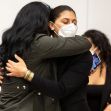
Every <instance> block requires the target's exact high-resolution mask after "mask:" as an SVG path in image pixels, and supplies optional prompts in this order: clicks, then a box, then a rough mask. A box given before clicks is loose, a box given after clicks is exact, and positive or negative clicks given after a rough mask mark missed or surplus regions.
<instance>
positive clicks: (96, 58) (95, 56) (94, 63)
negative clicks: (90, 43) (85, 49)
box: [91, 53, 101, 71]
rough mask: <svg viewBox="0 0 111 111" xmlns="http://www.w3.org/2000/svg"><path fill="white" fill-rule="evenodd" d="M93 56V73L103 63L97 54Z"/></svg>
mask: <svg viewBox="0 0 111 111" xmlns="http://www.w3.org/2000/svg"><path fill="white" fill-rule="evenodd" d="M92 56H93V64H92V68H91V71H94V70H95V69H96V68H97V67H98V65H99V64H100V63H101V59H100V58H99V56H98V55H97V54H96V53H94V54H93V55H92Z"/></svg>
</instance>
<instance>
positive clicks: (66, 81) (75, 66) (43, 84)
mask: <svg viewBox="0 0 111 111" xmlns="http://www.w3.org/2000/svg"><path fill="white" fill-rule="evenodd" d="M49 26H50V28H51V32H52V37H53V36H54V37H55V38H60V37H62V38H66V39H68V38H69V36H72V37H73V38H76V37H79V36H77V35H75V34H76V30H77V18H76V14H75V11H74V10H73V9H72V8H70V7H69V6H67V5H61V6H58V7H56V8H54V9H52V10H51V13H50V22H49ZM70 45H74V44H73V43H72V42H70ZM63 47H65V46H63ZM66 50H67V49H66ZM78 50H79V47H78ZM16 58H17V60H18V62H17V63H16V62H13V61H11V60H9V61H8V63H7V70H8V71H10V72H11V73H9V75H8V76H16V77H21V78H23V77H25V78H26V80H30V79H28V77H32V74H33V77H32V79H31V80H30V83H31V84H32V86H33V87H34V89H35V90H39V91H40V93H41V94H46V95H48V96H50V97H53V102H55V101H56V99H59V100H60V105H61V110H62V111H81V110H83V111H90V109H89V107H88V104H87V100H86V86H87V83H88V75H89V73H90V68H91V66H92V55H91V54H90V52H89V51H86V52H84V53H81V54H78V55H75V56H70V57H61V58H53V59H51V60H53V61H55V62H56V63H57V64H56V65H57V75H55V76H57V77H56V78H57V81H54V80H49V79H46V78H45V79H44V78H41V77H40V74H41V75H43V74H42V72H39V70H38V66H37V65H36V66H35V68H36V69H37V70H36V71H35V72H34V73H33V72H32V71H33V70H32V69H31V68H30V67H28V65H27V63H26V64H25V63H24V61H23V59H21V58H20V57H18V56H17V57H16ZM26 65H27V66H26ZM32 65H33V63H32ZM45 65H46V64H45ZM52 66H53V64H52ZM24 69H26V70H25V72H24ZM29 69H30V70H31V71H30V70H29ZM42 70H43V69H42ZM45 70H46V69H45ZM45 73H46V72H45ZM52 74H53V73H52Z"/></svg>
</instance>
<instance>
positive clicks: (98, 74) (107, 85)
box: [83, 30, 111, 111]
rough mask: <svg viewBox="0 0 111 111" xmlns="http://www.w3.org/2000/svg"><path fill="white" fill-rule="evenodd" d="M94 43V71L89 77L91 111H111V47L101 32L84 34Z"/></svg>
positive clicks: (89, 31)
mask: <svg viewBox="0 0 111 111" xmlns="http://www.w3.org/2000/svg"><path fill="white" fill-rule="evenodd" d="M83 35H84V36H85V37H87V38H88V39H89V40H90V42H91V43H92V47H91V49H90V51H91V52H92V56H93V67H94V68H93V69H94V70H93V71H92V72H91V74H90V76H89V83H88V87H87V100H88V104H89V106H90V108H91V111H111V105H110V101H109V100H110V93H111V45H110V43H109V40H108V38H107V36H106V35H105V34H104V33H103V32H101V31H99V30H88V31H86V32H85V33H84V34H83Z"/></svg>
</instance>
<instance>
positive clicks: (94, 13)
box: [0, 0, 111, 41]
mask: <svg viewBox="0 0 111 111" xmlns="http://www.w3.org/2000/svg"><path fill="white" fill-rule="evenodd" d="M31 1H34V0H0V41H1V36H2V33H3V31H5V30H6V29H7V28H8V27H10V26H11V25H12V23H13V21H14V19H15V17H16V14H17V13H18V11H19V10H20V9H21V8H22V7H23V6H24V5H25V4H26V3H29V2H31ZM39 1H43V2H45V3H48V4H49V5H51V7H55V6H57V5H61V4H66V5H69V6H71V7H72V8H73V9H74V10H75V11H76V13H77V18H78V34H82V33H83V32H84V31H86V30H87V29H90V28H96V29H100V30H101V31H103V32H104V33H106V34H107V35H109V37H110V35H111V32H110V29H111V23H110V20H111V13H110V10H111V7H110V4H111V0H39Z"/></svg>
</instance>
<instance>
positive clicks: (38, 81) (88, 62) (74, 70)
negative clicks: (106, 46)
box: [31, 52, 92, 98]
mask: <svg viewBox="0 0 111 111" xmlns="http://www.w3.org/2000/svg"><path fill="white" fill-rule="evenodd" d="M74 58H75V56H74ZM76 60H77V61H76ZM75 62H76V63H75ZM91 66H92V56H91V55H90V54H89V52H86V53H84V54H81V55H77V56H76V58H75V59H74V61H73V58H72V62H71V64H70V67H68V68H67V71H66V72H64V74H63V76H62V77H61V78H60V80H59V81H58V82H57V81H51V80H47V79H43V78H41V77H39V76H38V74H35V75H34V77H33V79H32V81H31V84H32V86H33V87H34V88H35V89H37V90H39V91H41V92H42V93H44V94H46V95H48V96H51V97H56V98H62V97H64V96H67V95H68V94H70V93H72V92H76V91H77V90H78V89H79V87H81V86H84V85H86V84H87V82H88V74H89V73H90V68H91Z"/></svg>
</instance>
